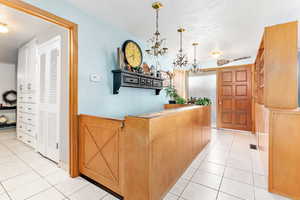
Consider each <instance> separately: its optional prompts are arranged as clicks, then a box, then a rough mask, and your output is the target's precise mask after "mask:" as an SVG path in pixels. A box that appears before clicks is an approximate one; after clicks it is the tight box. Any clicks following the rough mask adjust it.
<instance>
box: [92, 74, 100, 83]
mask: <svg viewBox="0 0 300 200" xmlns="http://www.w3.org/2000/svg"><path fill="white" fill-rule="evenodd" d="M90 81H91V82H100V81H101V76H100V74H90Z"/></svg>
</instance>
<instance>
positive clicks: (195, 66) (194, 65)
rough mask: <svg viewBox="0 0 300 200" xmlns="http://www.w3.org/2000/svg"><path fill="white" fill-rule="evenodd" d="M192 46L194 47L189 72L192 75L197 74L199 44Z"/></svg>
mask: <svg viewBox="0 0 300 200" xmlns="http://www.w3.org/2000/svg"><path fill="white" fill-rule="evenodd" d="M192 45H193V46H194V61H193V63H192V68H191V69H190V71H191V72H193V73H197V72H198V71H199V68H198V62H197V46H198V45H199V44H198V43H193V44H192Z"/></svg>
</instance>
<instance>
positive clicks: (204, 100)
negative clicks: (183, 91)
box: [195, 97, 212, 106]
mask: <svg viewBox="0 0 300 200" xmlns="http://www.w3.org/2000/svg"><path fill="white" fill-rule="evenodd" d="M195 104H196V105H201V106H209V105H211V104H212V102H211V100H210V99H209V98H206V97H204V98H199V99H197V100H196V101H195Z"/></svg>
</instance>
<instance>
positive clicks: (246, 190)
mask: <svg viewBox="0 0 300 200" xmlns="http://www.w3.org/2000/svg"><path fill="white" fill-rule="evenodd" d="M220 190H221V191H222V192H225V193H227V194H231V195H233V196H236V197H239V198H242V199H246V200H254V188H253V186H251V185H248V184H244V183H241V182H237V181H233V180H230V179H227V178H223V181H222V184H221V188H220Z"/></svg>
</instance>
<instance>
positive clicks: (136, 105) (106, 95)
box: [25, 0, 168, 118]
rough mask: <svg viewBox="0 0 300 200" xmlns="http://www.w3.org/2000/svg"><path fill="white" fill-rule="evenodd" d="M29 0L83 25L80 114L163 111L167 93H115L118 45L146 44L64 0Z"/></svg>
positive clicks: (108, 115)
mask: <svg viewBox="0 0 300 200" xmlns="http://www.w3.org/2000/svg"><path fill="white" fill-rule="evenodd" d="M25 1H26V2H28V3H30V4H32V5H35V6H37V7H39V8H41V9H44V10H47V11H49V12H51V13H54V14H56V15H58V16H60V17H63V18H66V19H68V20H70V21H73V22H75V23H77V24H78V25H79V77H78V78H79V80H78V83H79V113H82V114H89V115H97V116H104V117H112V118H123V117H124V116H125V115H135V114H141V113H149V112H154V111H159V110H162V108H163V104H165V103H167V101H168V99H167V98H166V96H165V94H164V92H161V95H159V96H156V95H155V91H154V90H145V89H133V88H121V90H120V94H119V95H113V94H112V73H111V70H112V69H114V68H115V66H116V55H115V54H116V48H117V47H120V46H121V45H122V44H123V42H124V41H125V40H127V39H132V40H135V41H137V42H138V43H140V44H141V45H142V46H143V43H142V42H141V41H139V40H137V38H134V37H133V36H132V35H130V34H129V33H127V32H126V31H123V30H120V29H118V28H116V27H114V26H112V25H110V24H107V23H105V22H102V21H99V20H96V19H95V17H93V16H89V15H88V14H87V13H84V12H83V11H82V10H80V9H78V8H76V7H73V6H72V5H71V4H69V3H68V2H66V1H64V0H39V1H36V0H25ZM146 61H147V60H146ZM148 61H149V60H148ZM161 63H166V62H164V61H162V62H161ZM165 67H166V66H165ZM91 73H98V74H101V77H102V81H101V82H100V83H92V82H90V81H89V75H90V74H91Z"/></svg>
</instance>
